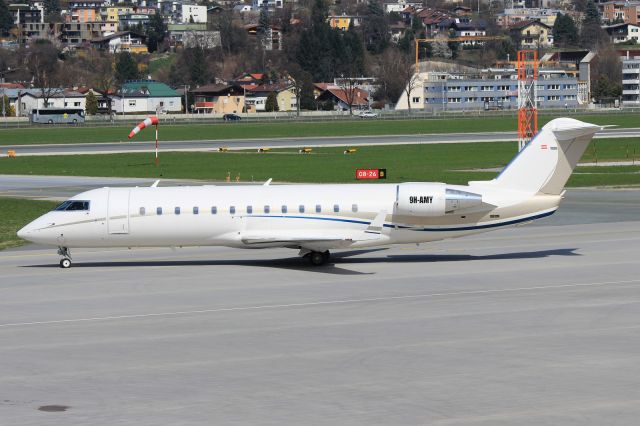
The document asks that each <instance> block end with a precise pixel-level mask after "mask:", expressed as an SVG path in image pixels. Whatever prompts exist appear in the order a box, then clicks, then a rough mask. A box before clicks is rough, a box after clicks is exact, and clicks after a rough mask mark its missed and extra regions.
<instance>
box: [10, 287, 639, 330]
mask: <svg viewBox="0 0 640 426" xmlns="http://www.w3.org/2000/svg"><path fill="white" fill-rule="evenodd" d="M633 283H640V279H637V280H623V281H604V282H595V283H581V284H580V283H579V284H560V285H548V286H534V287H518V288H501V289H485V290H468V291H455V292H446V293H427V294H413V295H405V296H386V297H371V298H365V299H343V300H326V301H317V302H301V303H286V304H276V305H257V306H237V307H231V308H215V309H199V310H193V311H176V312H156V313H148V314H130V315H114V316H105V317H92V318H73V319H63V320H50V321H32V322H16V323H6V324H0V327H1V328H9V327H21V326H29V325H52V324H67V323H78V322H97V321H113V320H122V319H135V318H151V317H175V316H180V315H196V314H212V313H220V312H236V311H257V310H262V309H265V310H266V309H286V308H304V307H311V306H326V305H340V304H350V303H351V304H358V303H370V302H388V301H393V300H415V299H427V298H433V297H447V296H473V295H479V294H490V293H509V292H518V291H532V290H557V289H565V288H580V287H598V286H606V285H623V284H633Z"/></svg>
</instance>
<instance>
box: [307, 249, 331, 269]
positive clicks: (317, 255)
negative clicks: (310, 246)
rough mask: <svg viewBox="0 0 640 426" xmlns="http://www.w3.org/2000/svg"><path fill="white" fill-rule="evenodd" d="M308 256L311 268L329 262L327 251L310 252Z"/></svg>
mask: <svg viewBox="0 0 640 426" xmlns="http://www.w3.org/2000/svg"><path fill="white" fill-rule="evenodd" d="M308 256H309V262H311V264H312V265H313V266H320V265H324V264H325V263H327V261H328V260H329V250H327V251H325V252H321V251H312V252H311V253H309V254H308Z"/></svg>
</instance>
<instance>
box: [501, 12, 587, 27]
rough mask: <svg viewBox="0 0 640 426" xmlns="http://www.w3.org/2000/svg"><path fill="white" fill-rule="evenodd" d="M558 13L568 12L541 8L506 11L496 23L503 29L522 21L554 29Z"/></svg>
mask: <svg viewBox="0 0 640 426" xmlns="http://www.w3.org/2000/svg"><path fill="white" fill-rule="evenodd" d="M558 13H562V14H565V13H566V12H564V11H561V10H558V9H540V8H524V9H505V10H504V12H502V13H499V14H498V15H497V16H496V23H497V24H498V26H500V27H502V28H509V27H511V26H512V25H514V24H516V23H518V22H522V21H540V22H542V23H543V24H545V25H546V26H548V27H552V28H553V24H554V23H555V22H556V16H557V15H558ZM574 20H575V18H574Z"/></svg>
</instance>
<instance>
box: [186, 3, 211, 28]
mask: <svg viewBox="0 0 640 426" xmlns="http://www.w3.org/2000/svg"><path fill="white" fill-rule="evenodd" d="M182 23H184V24H188V23H196V24H199V23H200V24H201V23H205V24H206V23H207V6H198V5H195V4H183V5H182Z"/></svg>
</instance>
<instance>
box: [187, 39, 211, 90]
mask: <svg viewBox="0 0 640 426" xmlns="http://www.w3.org/2000/svg"><path fill="white" fill-rule="evenodd" d="M189 71H190V74H191V83H192V84H195V85H200V84H205V83H206V82H207V60H206V58H205V55H204V49H201V48H199V47H194V48H193V49H192V57H191V66H190V70H189Z"/></svg>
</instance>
